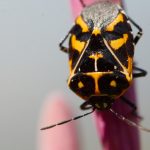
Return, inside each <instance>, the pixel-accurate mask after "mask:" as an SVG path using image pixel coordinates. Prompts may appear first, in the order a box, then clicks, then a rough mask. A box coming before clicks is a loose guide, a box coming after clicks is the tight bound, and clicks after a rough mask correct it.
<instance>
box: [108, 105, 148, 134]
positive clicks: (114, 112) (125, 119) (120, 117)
mask: <svg viewBox="0 0 150 150" xmlns="http://www.w3.org/2000/svg"><path fill="white" fill-rule="evenodd" d="M109 110H110V112H112V113H113V114H114V115H115V116H116V117H117V118H119V119H120V120H122V121H124V122H125V123H127V124H128V125H130V126H132V127H136V128H138V129H140V130H143V131H146V132H150V129H147V128H144V127H143V126H141V125H139V124H137V123H136V122H133V121H131V120H129V119H127V118H125V117H124V116H122V115H121V114H119V113H117V112H116V111H114V110H113V109H111V108H110V109H109Z"/></svg>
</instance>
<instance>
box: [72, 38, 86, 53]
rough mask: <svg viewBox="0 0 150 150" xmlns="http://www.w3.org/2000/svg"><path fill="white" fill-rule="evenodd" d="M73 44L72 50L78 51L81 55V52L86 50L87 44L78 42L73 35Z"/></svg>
mask: <svg viewBox="0 0 150 150" xmlns="http://www.w3.org/2000/svg"><path fill="white" fill-rule="evenodd" d="M71 43H72V48H74V49H75V50H77V51H78V52H79V53H81V51H82V50H83V49H84V46H85V42H80V41H78V40H77V39H76V36H75V35H72V38H71Z"/></svg>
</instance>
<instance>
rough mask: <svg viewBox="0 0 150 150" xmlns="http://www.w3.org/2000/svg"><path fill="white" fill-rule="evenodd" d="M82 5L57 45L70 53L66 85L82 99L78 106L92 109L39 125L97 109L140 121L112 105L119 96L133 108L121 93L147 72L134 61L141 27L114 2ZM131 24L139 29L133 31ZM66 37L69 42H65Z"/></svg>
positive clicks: (133, 124)
mask: <svg viewBox="0 0 150 150" xmlns="http://www.w3.org/2000/svg"><path fill="white" fill-rule="evenodd" d="M80 2H81V4H82V6H83V7H84V8H83V10H82V12H81V14H80V15H79V16H78V17H77V18H76V20H75V24H74V26H73V27H72V28H71V30H70V31H69V32H68V34H67V35H66V36H65V38H64V39H63V40H62V42H61V43H60V49H61V50H62V51H64V52H65V53H67V54H68V55H69V69H70V73H69V79H68V86H69V87H70V89H71V90H72V91H73V92H74V93H76V94H77V95H78V96H80V97H81V98H82V99H84V100H85V102H84V103H83V104H82V105H81V109H83V110H85V109H90V108H92V111H91V112H89V113H86V114H84V115H81V116H77V117H74V118H72V119H69V120H66V121H63V122H60V123H57V124H54V125H51V126H48V127H44V128H42V130H45V129H48V128H52V127H54V126H57V125H62V124H65V123H67V122H70V121H72V120H76V119H79V118H81V117H84V116H85V115H88V114H90V113H92V112H94V111H95V109H97V110H100V111H102V110H109V111H111V112H112V113H113V114H115V115H116V117H118V118H119V119H121V120H123V121H125V122H126V123H127V124H129V125H131V126H134V127H137V128H140V129H142V130H145V131H148V132H149V131H150V130H149V129H146V128H143V127H142V126H140V125H139V124H137V123H135V122H133V121H131V120H129V119H127V118H125V117H124V116H122V115H121V114H118V113H117V112H115V111H114V110H113V109H112V108H111V106H112V104H113V103H114V102H115V100H116V99H117V98H120V99H122V100H123V101H124V102H125V103H126V104H128V105H129V106H131V107H132V108H133V112H134V113H135V112H136V106H135V105H134V104H133V103H132V102H131V101H130V100H129V99H128V98H126V97H124V96H123V94H124V93H125V92H126V90H127V89H128V88H129V87H130V85H131V84H132V81H133V78H138V77H142V76H145V75H146V71H145V70H143V69H140V68H138V67H136V66H135V65H134V63H133V56H134V47H135V45H136V44H137V42H138V41H139V39H140V38H141V36H142V29H141V28H140V26H139V25H137V24H136V23H135V22H134V21H133V20H132V19H131V18H129V17H128V16H127V15H126V13H125V11H124V10H123V9H122V8H121V7H120V6H119V5H117V4H115V3H112V2H110V1H100V2H96V3H93V4H91V5H89V6H86V5H85V4H84V3H83V1H81V0H80ZM131 25H133V26H135V27H136V28H137V29H138V32H137V34H136V35H135V36H134V35H133V34H132V28H131ZM68 38H69V44H68V45H69V46H68V47H65V46H64V43H65V41H66V40H67V39H68Z"/></svg>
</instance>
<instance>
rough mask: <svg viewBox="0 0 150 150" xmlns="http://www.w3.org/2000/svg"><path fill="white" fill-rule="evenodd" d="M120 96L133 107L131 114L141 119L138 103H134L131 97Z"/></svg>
mask: <svg viewBox="0 0 150 150" xmlns="http://www.w3.org/2000/svg"><path fill="white" fill-rule="evenodd" d="M120 98H121V99H122V101H123V102H124V103H126V104H127V105H128V106H130V107H131V109H132V110H131V112H130V114H133V115H134V116H136V117H137V118H138V119H139V120H141V119H142V117H141V116H139V115H138V114H137V107H136V105H135V104H134V103H132V102H131V101H130V100H129V99H127V98H126V97H124V96H121V97H120Z"/></svg>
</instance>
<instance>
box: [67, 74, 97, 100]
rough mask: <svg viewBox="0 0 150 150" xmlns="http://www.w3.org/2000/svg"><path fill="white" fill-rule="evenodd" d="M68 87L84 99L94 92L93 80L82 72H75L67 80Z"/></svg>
mask: <svg viewBox="0 0 150 150" xmlns="http://www.w3.org/2000/svg"><path fill="white" fill-rule="evenodd" d="M69 87H70V88H71V90H72V91H73V92H75V93H76V94H77V95H79V96H81V97H82V98H84V99H86V98H88V97H89V96H91V95H93V94H94V91H95V88H94V87H95V82H94V79H93V78H92V77H90V76H87V75H83V74H82V73H77V74H76V75H75V76H73V77H72V79H71V80H70V82H69Z"/></svg>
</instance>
